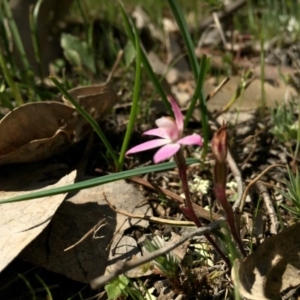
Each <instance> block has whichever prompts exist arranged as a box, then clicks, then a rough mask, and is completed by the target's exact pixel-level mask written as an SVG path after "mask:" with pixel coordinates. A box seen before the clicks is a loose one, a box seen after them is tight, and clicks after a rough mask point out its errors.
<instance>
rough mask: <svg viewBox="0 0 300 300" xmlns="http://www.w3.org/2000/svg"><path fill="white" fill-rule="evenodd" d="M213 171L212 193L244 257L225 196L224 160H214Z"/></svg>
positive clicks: (243, 250) (241, 244) (244, 253)
mask: <svg viewBox="0 0 300 300" xmlns="http://www.w3.org/2000/svg"><path fill="white" fill-rule="evenodd" d="M214 173H215V186H214V194H215V196H216V198H217V199H218V201H219V202H220V203H221V205H222V207H223V209H224V212H225V215H226V220H227V223H228V225H229V228H230V231H231V234H232V236H233V238H234V239H235V241H236V243H237V244H238V246H239V248H240V251H241V253H242V255H243V256H244V257H246V256H247V254H246V251H245V249H244V246H243V243H242V241H241V238H240V235H239V233H238V231H237V228H236V226H235V219H234V214H233V210H232V207H231V205H230V203H229V202H228V200H227V197H226V180H224V178H225V179H226V173H227V167H226V164H225V162H216V164H215V170H214Z"/></svg>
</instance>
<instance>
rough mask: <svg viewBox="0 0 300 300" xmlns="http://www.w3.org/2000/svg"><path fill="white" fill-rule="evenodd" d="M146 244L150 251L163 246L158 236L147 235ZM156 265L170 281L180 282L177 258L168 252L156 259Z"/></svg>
mask: <svg viewBox="0 0 300 300" xmlns="http://www.w3.org/2000/svg"><path fill="white" fill-rule="evenodd" d="M144 246H145V248H146V249H147V251H149V252H154V251H156V250H158V249H160V248H162V245H161V243H160V242H159V240H158V238H156V237H154V238H151V239H150V238H149V237H147V238H146V240H145V242H144ZM155 265H156V266H157V268H158V269H159V270H160V272H161V273H162V274H164V275H165V276H166V277H167V278H168V279H169V280H170V281H172V282H174V281H175V282H178V280H179V279H178V268H179V265H178V261H177V258H176V257H175V256H174V255H172V254H171V253H168V254H167V255H162V256H159V257H158V258H156V259H155Z"/></svg>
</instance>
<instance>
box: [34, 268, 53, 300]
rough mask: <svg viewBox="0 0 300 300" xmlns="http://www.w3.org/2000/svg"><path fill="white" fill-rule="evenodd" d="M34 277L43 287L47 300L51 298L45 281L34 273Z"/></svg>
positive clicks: (51, 299)
mask: <svg viewBox="0 0 300 300" xmlns="http://www.w3.org/2000/svg"><path fill="white" fill-rule="evenodd" d="M35 277H36V278H37V280H38V281H39V282H40V283H41V284H42V286H43V287H44V289H45V291H46V293H47V298H46V299H47V300H53V297H52V294H51V291H50V289H49V287H48V286H47V284H46V283H45V281H44V280H43V279H42V278H41V277H40V276H39V275H37V274H35Z"/></svg>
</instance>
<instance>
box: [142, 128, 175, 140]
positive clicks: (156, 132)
mask: <svg viewBox="0 0 300 300" xmlns="http://www.w3.org/2000/svg"><path fill="white" fill-rule="evenodd" d="M143 135H154V136H158V137H161V138H163V139H170V137H169V133H168V131H167V130H166V129H165V128H154V129H150V130H147V131H145V132H144V133H143Z"/></svg>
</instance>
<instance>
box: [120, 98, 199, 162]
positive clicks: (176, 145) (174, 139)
mask: <svg viewBox="0 0 300 300" xmlns="http://www.w3.org/2000/svg"><path fill="white" fill-rule="evenodd" d="M168 99H169V101H170V103H171V106H172V110H173V112H174V116H175V120H174V119H173V118H171V117H162V118H160V119H157V120H156V122H155V124H156V125H157V127H158V128H154V129H150V130H148V131H146V132H144V135H153V136H157V137H160V138H159V139H154V140H152V141H148V142H145V143H142V144H140V145H138V146H135V147H133V148H131V149H130V150H128V151H127V152H126V155H127V154H132V153H137V152H141V151H145V150H149V149H153V148H157V147H161V146H162V147H161V148H160V149H159V150H158V151H157V152H156V153H155V155H154V158H153V160H154V163H159V162H161V161H164V160H167V159H169V158H171V157H172V156H173V155H174V154H176V153H177V152H178V150H179V149H180V147H181V145H197V146H202V138H201V136H200V135H198V134H192V135H189V136H186V137H182V133H183V115H182V113H181V111H180V109H179V107H178V105H177V103H176V101H175V100H174V99H173V98H172V97H171V96H169V97H168Z"/></svg>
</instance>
